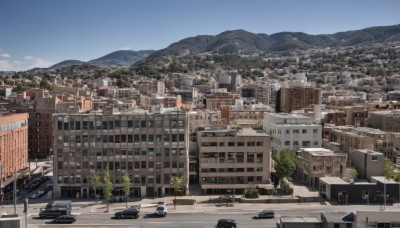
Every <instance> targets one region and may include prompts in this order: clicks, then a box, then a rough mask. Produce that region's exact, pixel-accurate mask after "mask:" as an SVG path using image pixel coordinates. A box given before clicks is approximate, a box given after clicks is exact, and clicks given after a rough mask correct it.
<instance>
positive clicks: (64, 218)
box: [53, 215, 76, 223]
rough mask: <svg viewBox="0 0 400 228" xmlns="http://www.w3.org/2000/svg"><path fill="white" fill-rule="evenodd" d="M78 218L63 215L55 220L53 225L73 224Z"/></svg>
mask: <svg viewBox="0 0 400 228" xmlns="http://www.w3.org/2000/svg"><path fill="white" fill-rule="evenodd" d="M75 221H76V218H75V217H74V216H72V215H61V216H58V217H57V218H55V219H54V220H53V223H73V222H75Z"/></svg>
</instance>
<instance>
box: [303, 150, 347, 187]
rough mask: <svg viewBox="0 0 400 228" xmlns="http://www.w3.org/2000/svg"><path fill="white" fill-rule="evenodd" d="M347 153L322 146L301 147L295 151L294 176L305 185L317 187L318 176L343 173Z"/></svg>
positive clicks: (340, 175)
mask: <svg viewBox="0 0 400 228" xmlns="http://www.w3.org/2000/svg"><path fill="white" fill-rule="evenodd" d="M346 164H347V154H345V153H334V152H333V151H331V150H327V149H324V148H301V149H300V150H299V151H298V152H297V153H296V177H297V178H298V179H299V180H301V181H303V182H304V183H306V184H307V185H309V186H311V187H314V188H318V187H319V178H321V177H324V176H336V177H340V178H342V177H343V176H344V174H345V170H346Z"/></svg>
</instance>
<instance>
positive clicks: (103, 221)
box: [28, 206, 352, 228]
mask: <svg viewBox="0 0 400 228" xmlns="http://www.w3.org/2000/svg"><path fill="white" fill-rule="evenodd" d="M322 211H329V210H327V209H324V208H312V209H307V206H305V207H304V209H303V210H299V208H297V207H296V208H294V209H278V210H275V216H276V217H275V218H274V219H261V220H255V219H252V216H254V215H256V213H255V212H254V211H247V210H241V209H238V210H231V211H229V212H228V211H214V212H188V213H170V214H168V216H167V217H157V216H154V215H153V214H151V213H147V214H146V213H140V217H139V218H138V219H122V220H117V219H113V218H111V217H110V214H77V216H76V218H77V221H76V222H75V223H74V224H70V225H58V224H57V225H56V224H52V223H51V219H39V218H38V217H37V215H36V214H31V215H30V216H29V219H28V223H29V227H32V228H33V227H97V228H100V227H121V228H128V227H130V228H139V227H140V228H158V227H163V228H180V227H182V228H189V227H190V228H192V227H193V228H211V227H215V225H216V223H217V220H218V219H221V218H229V219H235V220H236V221H237V222H238V227H247V228H250V227H252V228H256V227H267V228H268V227H271V228H272V227H274V228H276V222H277V221H279V217H281V216H294V215H296V216H317V217H319V216H320V214H321V212H322ZM340 211H344V210H340ZM348 211H352V210H351V209H350V210H348Z"/></svg>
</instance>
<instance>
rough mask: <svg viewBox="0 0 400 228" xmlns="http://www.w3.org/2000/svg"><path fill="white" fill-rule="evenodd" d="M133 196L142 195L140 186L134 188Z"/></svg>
mask: <svg viewBox="0 0 400 228" xmlns="http://www.w3.org/2000/svg"><path fill="white" fill-rule="evenodd" d="M133 197H135V198H139V197H141V194H140V188H134V189H133Z"/></svg>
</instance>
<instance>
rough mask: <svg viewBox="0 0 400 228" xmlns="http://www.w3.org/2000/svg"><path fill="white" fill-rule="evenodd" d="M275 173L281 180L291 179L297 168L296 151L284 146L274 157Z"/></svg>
mask: <svg viewBox="0 0 400 228" xmlns="http://www.w3.org/2000/svg"><path fill="white" fill-rule="evenodd" d="M274 161H275V174H276V176H277V177H278V178H279V179H280V180H284V179H285V178H286V179H287V180H291V179H292V177H293V175H294V171H295V170H296V162H295V156H294V153H293V152H292V151H291V150H289V149H287V148H284V149H282V150H281V151H279V152H278V154H277V155H276V156H275V157H274Z"/></svg>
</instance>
